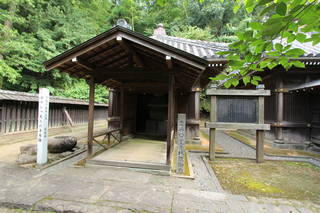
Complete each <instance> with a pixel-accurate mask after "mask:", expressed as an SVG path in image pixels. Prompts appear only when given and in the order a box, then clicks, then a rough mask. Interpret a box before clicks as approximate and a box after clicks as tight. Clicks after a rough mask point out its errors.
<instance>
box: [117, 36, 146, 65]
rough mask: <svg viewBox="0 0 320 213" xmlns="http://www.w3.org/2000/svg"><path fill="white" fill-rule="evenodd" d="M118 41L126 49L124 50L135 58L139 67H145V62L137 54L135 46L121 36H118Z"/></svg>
mask: <svg viewBox="0 0 320 213" xmlns="http://www.w3.org/2000/svg"><path fill="white" fill-rule="evenodd" d="M117 42H118V43H119V45H120V46H121V47H122V48H123V49H124V51H125V52H126V53H127V54H128V55H131V56H132V58H133V61H134V62H135V64H136V65H137V67H144V64H143V62H142V60H141V59H140V57H139V56H138V55H137V53H136V52H135V51H134V50H133V48H132V47H131V46H130V45H129V44H128V43H127V42H126V41H124V40H123V39H122V37H121V36H117Z"/></svg>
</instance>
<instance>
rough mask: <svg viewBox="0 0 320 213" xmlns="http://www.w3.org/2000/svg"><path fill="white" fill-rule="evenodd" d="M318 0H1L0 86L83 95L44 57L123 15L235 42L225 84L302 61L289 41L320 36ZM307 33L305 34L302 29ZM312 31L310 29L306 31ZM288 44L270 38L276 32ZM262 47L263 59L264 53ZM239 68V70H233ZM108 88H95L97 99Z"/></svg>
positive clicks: (135, 22) (79, 84)
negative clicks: (45, 63)
mask: <svg viewBox="0 0 320 213" xmlns="http://www.w3.org/2000/svg"><path fill="white" fill-rule="evenodd" d="M317 2H318V1H316V0H236V1H234V0H198V1H195V0H78V1H75V0H71V1H65V0H0V36H1V40H0V41H1V43H0V88H2V89H9V90H18V91H27V92H36V91H37V90H38V88H39V87H47V88H49V89H50V91H51V93H52V94H53V95H62V96H67V97H74V98H83V99H87V98H88V86H87V84H86V82H84V81H83V80H78V79H74V78H72V77H70V76H68V75H66V74H61V73H59V72H58V71H57V70H53V71H50V72H48V71H46V70H45V69H44V67H43V64H42V62H43V61H45V60H47V59H50V58H52V57H53V56H56V55H58V54H59V53H62V52H64V51H65V50H67V49H69V48H71V47H73V46H75V45H77V44H79V43H81V42H83V41H85V40H87V39H88V38H91V37H93V36H95V35H97V34H99V33H101V32H103V31H106V30H108V29H110V28H111V27H112V26H114V25H115V23H116V21H117V20H118V19H120V18H122V19H125V20H127V22H128V23H129V24H130V25H131V26H132V28H133V29H134V30H135V31H137V32H140V33H143V34H145V35H151V34H152V33H153V30H154V28H155V27H156V25H157V24H158V23H163V24H164V26H165V28H166V30H167V33H168V34H169V35H173V36H179V37H185V38H190V39H200V40H211V41H220V42H233V43H232V44H231V46H230V47H231V48H232V49H231V51H230V52H224V53H221V54H225V55H226V56H227V57H228V58H229V59H230V63H229V66H230V68H229V69H228V70H226V72H225V73H223V74H222V75H219V76H218V77H217V78H215V80H223V81H224V82H225V86H227V87H229V86H231V85H234V86H236V85H238V83H239V81H240V80H243V82H244V83H249V82H250V83H252V84H257V83H258V82H259V80H261V79H260V78H259V77H258V76H257V75H255V72H257V71H262V70H265V69H266V68H269V69H271V68H273V67H275V66H277V65H278V64H281V65H282V66H284V67H285V68H287V69H288V68H290V67H291V66H297V67H303V66H304V65H303V64H302V63H300V62H298V61H295V60H291V59H293V58H296V57H297V56H299V55H300V54H301V53H302V52H301V50H297V49H296V50H291V49H290V42H292V41H294V40H298V41H300V42H307V41H310V42H313V43H314V44H316V43H319V42H320V36H319V25H320V20H319V17H320V13H319V4H318V3H317ZM307 33H309V34H310V35H309V36H308V35H306V34H307ZM311 33H312V35H311ZM278 37H279V38H282V39H287V42H288V44H286V45H283V44H280V42H279V43H275V44H273V43H272V42H271V41H272V40H273V39H275V38H278ZM266 52H267V56H268V57H263V56H264V55H263V54H264V53H266ZM234 71H237V72H234ZM106 97H107V90H106V89H105V88H104V87H101V86H97V95H96V100H97V101H106Z"/></svg>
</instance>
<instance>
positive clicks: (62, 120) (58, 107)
mask: <svg viewBox="0 0 320 213" xmlns="http://www.w3.org/2000/svg"><path fill="white" fill-rule="evenodd" d="M63 107H66V109H67V110H68V112H69V114H70V116H71V118H72V120H73V123H74V124H76V125H77V124H83V123H86V122H87V119H88V106H83V105H63V104H50V110H49V128H51V127H61V126H67V125H68V122H67V120H66V116H65V115H64V113H63ZM104 119H107V108H106V107H97V106H96V107H95V120H104ZM37 126H38V103H37V102H22V101H1V103H0V134H7V133H12V132H21V131H28V130H34V129H36V128H37Z"/></svg>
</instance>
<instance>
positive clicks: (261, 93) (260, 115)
mask: <svg viewBox="0 0 320 213" xmlns="http://www.w3.org/2000/svg"><path fill="white" fill-rule="evenodd" d="M259 88H261V86H260V87H259ZM262 88H264V87H262ZM206 94H207V95H208V96H210V99H211V111H210V122H206V124H205V126H206V127H207V128H209V129H210V131H209V137H210V144H209V159H210V160H214V158H215V143H216V129H217V128H222V129H223V128H225V129H251V130H256V161H257V162H258V163H261V162H263V160H264V159H263V156H264V151H263V146H264V131H265V130H270V124H264V97H265V96H270V90H264V89H256V90H243V89H216V88H212V89H208V90H207V92H206ZM217 96H219V97H228V96H229V97H230V96H233V97H250V98H252V97H256V98H257V105H256V107H257V122H256V123H240V122H219V121H218V120H217V117H218V116H217V115H218V113H219V112H218V107H217V106H218V101H219V100H218V98H217Z"/></svg>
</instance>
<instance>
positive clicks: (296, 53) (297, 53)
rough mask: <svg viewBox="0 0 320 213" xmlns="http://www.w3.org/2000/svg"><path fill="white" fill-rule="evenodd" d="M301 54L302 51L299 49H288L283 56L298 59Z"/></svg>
mask: <svg viewBox="0 0 320 213" xmlns="http://www.w3.org/2000/svg"><path fill="white" fill-rule="evenodd" d="M303 54H304V50H302V49H299V48H293V49H290V50H288V51H287V52H286V53H285V55H286V56H289V57H299V56H301V55H303Z"/></svg>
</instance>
